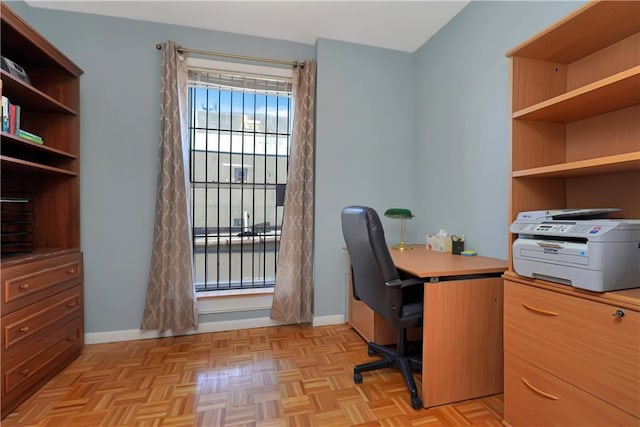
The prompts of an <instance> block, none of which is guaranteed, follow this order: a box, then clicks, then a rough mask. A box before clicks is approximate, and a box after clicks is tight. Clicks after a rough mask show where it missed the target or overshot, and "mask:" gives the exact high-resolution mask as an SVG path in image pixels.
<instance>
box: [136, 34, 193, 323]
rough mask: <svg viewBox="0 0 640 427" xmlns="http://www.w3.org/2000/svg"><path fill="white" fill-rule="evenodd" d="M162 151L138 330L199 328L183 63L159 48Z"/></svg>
mask: <svg viewBox="0 0 640 427" xmlns="http://www.w3.org/2000/svg"><path fill="white" fill-rule="evenodd" d="M162 53H163V55H162V76H161V86H162V87H161V94H160V146H159V159H158V183H157V189H156V215H155V226H154V230H153V252H152V254H151V267H150V269H149V283H148V286H147V298H146V302H145V307H144V315H143V319H142V326H141V327H140V328H141V329H142V330H157V331H158V332H165V331H167V330H172V331H174V332H183V331H187V330H190V329H194V328H197V326H198V312H197V308H196V297H195V288H194V285H193V267H192V254H191V250H192V247H191V220H190V216H189V194H190V193H189V176H188V164H189V135H188V129H187V96H188V95H187V60H186V57H184V55H182V54H180V53H178V51H177V46H176V45H175V43H174V42H172V41H168V42H166V43H162Z"/></svg>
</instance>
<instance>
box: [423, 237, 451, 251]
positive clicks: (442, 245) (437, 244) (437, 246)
mask: <svg viewBox="0 0 640 427" xmlns="http://www.w3.org/2000/svg"><path fill="white" fill-rule="evenodd" d="M427 249H429V250H430V251H438V252H451V236H442V235H438V234H428V235H427Z"/></svg>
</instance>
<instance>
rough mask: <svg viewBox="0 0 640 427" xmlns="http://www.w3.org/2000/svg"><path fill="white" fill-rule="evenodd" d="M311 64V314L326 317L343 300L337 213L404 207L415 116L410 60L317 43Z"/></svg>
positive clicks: (340, 309) (340, 308) (393, 232)
mask: <svg viewBox="0 0 640 427" xmlns="http://www.w3.org/2000/svg"><path fill="white" fill-rule="evenodd" d="M317 59H318V85H317V88H316V89H317V106H316V125H317V128H316V129H317V130H316V151H315V155H316V191H315V194H316V199H315V201H316V203H315V253H314V260H315V262H314V284H315V287H314V289H315V313H314V314H315V315H316V316H325V315H332V314H344V313H345V311H344V310H345V306H346V301H347V300H346V293H345V290H346V289H347V283H348V278H347V277H346V274H347V272H348V267H347V266H348V264H347V255H346V252H345V251H343V249H342V248H343V247H344V240H343V238H342V231H341V228H340V211H341V209H342V207H344V206H347V205H350V204H363V205H368V206H371V207H374V208H376V209H377V210H378V212H379V213H380V214H382V213H383V212H384V210H385V209H386V208H389V207H394V206H398V207H403V206H410V205H411V194H412V188H413V181H412V179H411V175H412V172H411V167H410V164H411V156H412V155H413V154H412V152H411V151H412V149H413V140H414V139H415V133H414V123H415V119H416V116H415V111H414V109H413V108H412V99H413V97H414V95H413V81H414V74H413V55H412V54H409V53H404V52H398V51H394V50H387V49H377V48H372V47H367V46H362V45H357V44H351V43H344V42H338V41H333V40H326V39H320V40H318V42H317ZM385 227H386V234H387V236H388V237H389V240H391V239H394V238H397V236H399V231H398V230H399V227H398V224H397V222H385Z"/></svg>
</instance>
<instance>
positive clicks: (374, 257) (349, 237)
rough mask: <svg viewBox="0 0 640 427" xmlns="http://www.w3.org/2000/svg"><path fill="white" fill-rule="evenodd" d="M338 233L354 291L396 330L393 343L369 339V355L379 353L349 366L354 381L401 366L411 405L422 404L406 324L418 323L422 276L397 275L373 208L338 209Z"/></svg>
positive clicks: (418, 362) (418, 365)
mask: <svg viewBox="0 0 640 427" xmlns="http://www.w3.org/2000/svg"><path fill="white" fill-rule="evenodd" d="M341 217H342V218H341V219H342V234H343V236H344V240H345V242H346V243H347V250H348V252H349V257H350V258H351V271H352V283H353V296H354V298H355V299H357V300H361V301H363V302H364V303H365V304H367V305H368V306H369V307H370V308H371V309H372V310H373V311H374V312H376V313H377V314H379V315H380V316H382V317H383V318H384V319H385V320H386V321H387V322H388V323H389V325H391V326H392V327H394V328H395V329H396V330H397V331H398V339H397V345H396V349H389V348H387V347H384V346H382V345H378V344H376V343H374V342H369V343H368V346H367V350H368V351H367V352H368V354H369V356H373V355H374V354H376V353H377V354H380V355H382V359H380V360H375V361H373V362H369V363H364V364H362V365H357V366H356V367H354V368H353V381H354V382H355V383H356V384H360V383H361V382H362V372H366V371H373V370H376V369H384V368H397V369H400V371H401V372H402V376H403V377H404V380H405V382H406V383H407V387H408V388H409V392H410V393H411V406H412V407H413V408H414V409H420V408H422V401H421V400H420V398H419V397H418V389H417V388H416V383H415V380H414V379H413V374H412V370H422V359H421V357H420V356H417V357H416V356H410V355H409V351H408V340H407V328H409V327H411V326H421V325H422V295H423V292H424V289H423V283H424V282H423V281H421V280H419V279H408V280H402V279H401V277H400V275H399V274H398V271H397V270H396V267H395V265H394V264H393V260H392V259H391V254H390V253H389V248H388V246H387V242H386V240H385V237H384V230H383V228H382V223H381V222H380V217H379V216H378V214H377V212H376V211H375V210H374V209H372V208H368V207H364V206H348V207H346V208H344V209H343V210H342V215H341Z"/></svg>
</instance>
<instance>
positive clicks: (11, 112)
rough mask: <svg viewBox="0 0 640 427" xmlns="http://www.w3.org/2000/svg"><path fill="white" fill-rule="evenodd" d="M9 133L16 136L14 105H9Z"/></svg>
mask: <svg viewBox="0 0 640 427" xmlns="http://www.w3.org/2000/svg"><path fill="white" fill-rule="evenodd" d="M9 133H10V134H12V135H15V134H16V104H12V103H9Z"/></svg>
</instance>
